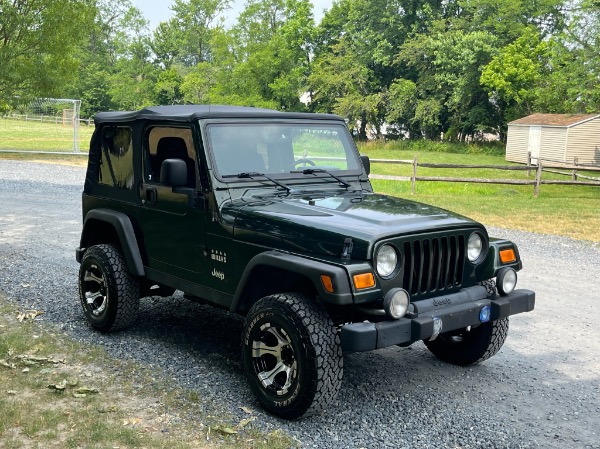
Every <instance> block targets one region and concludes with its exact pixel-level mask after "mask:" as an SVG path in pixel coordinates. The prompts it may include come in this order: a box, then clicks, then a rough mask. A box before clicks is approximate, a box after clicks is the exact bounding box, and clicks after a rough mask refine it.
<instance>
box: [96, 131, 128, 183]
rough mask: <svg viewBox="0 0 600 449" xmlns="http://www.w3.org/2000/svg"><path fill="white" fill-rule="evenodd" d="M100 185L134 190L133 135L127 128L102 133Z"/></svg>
mask: <svg viewBox="0 0 600 449" xmlns="http://www.w3.org/2000/svg"><path fill="white" fill-rule="evenodd" d="M101 145H102V151H101V154H100V170H99V171H98V183H99V184H104V185H107V186H111V187H117V188H119V189H123V190H131V189H132V188H133V133H132V131H131V128H129V127H125V126H108V127H106V128H104V130H103V131H102V142H101Z"/></svg>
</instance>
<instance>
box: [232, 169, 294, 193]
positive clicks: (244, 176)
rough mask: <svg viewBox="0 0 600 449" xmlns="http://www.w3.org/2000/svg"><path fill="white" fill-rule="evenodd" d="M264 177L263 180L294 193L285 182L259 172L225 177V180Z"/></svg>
mask: <svg viewBox="0 0 600 449" xmlns="http://www.w3.org/2000/svg"><path fill="white" fill-rule="evenodd" d="M260 176H262V177H263V178H266V179H268V180H269V181H271V182H272V183H273V184H275V185H278V186H279V187H283V188H284V189H285V190H287V191H288V192H291V191H292V188H291V187H289V186H286V185H285V184H284V183H283V182H279V181H277V180H276V179H274V178H271V177H270V176H268V175H265V174H264V173H258V172H243V173H238V174H237V175H225V176H223V178H239V179H253V178H256V177H260Z"/></svg>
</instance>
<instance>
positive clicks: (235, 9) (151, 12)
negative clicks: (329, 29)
mask: <svg viewBox="0 0 600 449" xmlns="http://www.w3.org/2000/svg"><path fill="white" fill-rule="evenodd" d="M171 3H173V2H172V1H171V0H158V1H157V0H133V4H134V5H135V6H137V7H138V8H139V9H140V11H142V13H143V14H144V16H145V17H146V19H148V20H149V21H150V28H151V29H152V30H154V29H155V28H156V26H157V25H158V24H159V23H160V22H164V21H167V20H169V18H170V17H171V10H170V9H169V7H170V6H171ZM245 3H246V1H245V0H234V1H232V9H231V10H230V11H229V14H228V15H227V18H226V23H227V24H229V25H231V24H233V23H235V19H236V18H237V16H238V14H239V13H240V12H242V10H243V9H244V4H245ZM312 3H313V5H314V9H313V14H314V17H315V22H317V23H318V22H319V21H320V20H321V18H322V17H323V10H325V9H329V8H331V5H332V3H333V0H312Z"/></svg>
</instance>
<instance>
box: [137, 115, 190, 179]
mask: <svg viewBox="0 0 600 449" xmlns="http://www.w3.org/2000/svg"><path fill="white" fill-rule="evenodd" d="M165 159H181V160H182V161H184V162H185V163H186V165H187V171H188V175H187V181H188V182H187V186H188V187H194V188H195V187H196V152H195V151H194V142H193V139H192V130H191V129H190V128H172V127H162V126H155V127H153V128H151V129H150V131H149V132H148V141H147V146H146V157H145V161H146V167H145V177H146V179H145V180H146V181H149V182H157V183H160V168H161V165H162V163H163V161H164V160H165Z"/></svg>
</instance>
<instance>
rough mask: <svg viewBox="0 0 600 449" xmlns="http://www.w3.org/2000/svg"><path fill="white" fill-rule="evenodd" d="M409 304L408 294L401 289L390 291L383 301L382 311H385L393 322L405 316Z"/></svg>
mask: <svg viewBox="0 0 600 449" xmlns="http://www.w3.org/2000/svg"><path fill="white" fill-rule="evenodd" d="M409 304H410V297H409V295H408V292H407V291H406V290H404V289H401V288H394V289H392V290H390V291H389V292H388V293H387V295H385V298H384V299H383V309H384V310H385V313H386V314H387V315H388V316H389V317H391V318H393V319H395V320H398V319H400V318H402V317H403V316H404V315H406V312H407V311H408V306H409Z"/></svg>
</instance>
